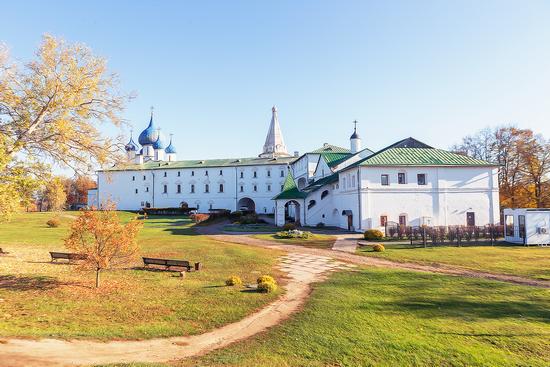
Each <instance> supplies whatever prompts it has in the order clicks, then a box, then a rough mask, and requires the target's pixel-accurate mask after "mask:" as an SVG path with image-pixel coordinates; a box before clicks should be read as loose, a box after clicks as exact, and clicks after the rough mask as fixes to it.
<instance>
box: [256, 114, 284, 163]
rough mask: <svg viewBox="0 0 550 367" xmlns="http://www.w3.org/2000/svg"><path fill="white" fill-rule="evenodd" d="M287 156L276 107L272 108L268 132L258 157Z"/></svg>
mask: <svg viewBox="0 0 550 367" xmlns="http://www.w3.org/2000/svg"><path fill="white" fill-rule="evenodd" d="M289 156H290V154H288V152H287V151H286V146H285V142H284V139H283V133H282V131H281V126H280V125H279V115H278V113H277V107H275V106H273V108H272V109H271V124H269V130H268V131H267V136H266V138H265V144H264V149H263V152H262V154H260V155H259V157H260V158H276V157H289Z"/></svg>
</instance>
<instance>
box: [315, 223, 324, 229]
mask: <svg viewBox="0 0 550 367" xmlns="http://www.w3.org/2000/svg"><path fill="white" fill-rule="evenodd" d="M315 227H317V228H325V223H323V222H319V223H317V225H316V226H315Z"/></svg>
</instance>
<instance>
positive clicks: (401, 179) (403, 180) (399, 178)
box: [397, 172, 407, 185]
mask: <svg viewBox="0 0 550 367" xmlns="http://www.w3.org/2000/svg"><path fill="white" fill-rule="evenodd" d="M397 183H398V184H400V185H404V184H406V183H407V179H406V178H405V172H399V173H398V174H397Z"/></svg>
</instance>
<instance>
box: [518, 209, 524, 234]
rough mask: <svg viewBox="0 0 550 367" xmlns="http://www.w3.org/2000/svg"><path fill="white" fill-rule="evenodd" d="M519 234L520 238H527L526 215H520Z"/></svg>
mask: <svg viewBox="0 0 550 367" xmlns="http://www.w3.org/2000/svg"><path fill="white" fill-rule="evenodd" d="M518 230H519V232H518V234H519V237H520V238H525V215H518Z"/></svg>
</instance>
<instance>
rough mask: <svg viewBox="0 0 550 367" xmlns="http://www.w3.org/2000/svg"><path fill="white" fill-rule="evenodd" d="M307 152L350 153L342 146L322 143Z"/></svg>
mask: <svg viewBox="0 0 550 367" xmlns="http://www.w3.org/2000/svg"><path fill="white" fill-rule="evenodd" d="M309 153H313V154H325V153H348V154H350V150H349V149H346V148H342V147H337V146H336V145H331V144H324V145H323V146H322V147H321V148H319V149H315V150H313V151H311V152H309Z"/></svg>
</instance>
